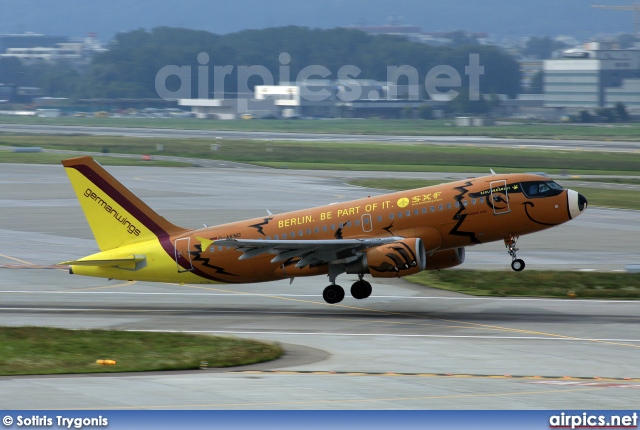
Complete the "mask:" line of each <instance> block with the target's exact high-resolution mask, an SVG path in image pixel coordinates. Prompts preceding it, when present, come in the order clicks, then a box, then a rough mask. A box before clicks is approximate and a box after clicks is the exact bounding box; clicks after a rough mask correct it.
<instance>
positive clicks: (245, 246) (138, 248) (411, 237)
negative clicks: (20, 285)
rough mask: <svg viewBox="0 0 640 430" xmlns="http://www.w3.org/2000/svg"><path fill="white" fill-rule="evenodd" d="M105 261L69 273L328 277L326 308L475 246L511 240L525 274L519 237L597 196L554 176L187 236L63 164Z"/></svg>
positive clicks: (433, 189) (206, 279)
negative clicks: (350, 280) (347, 280)
mask: <svg viewBox="0 0 640 430" xmlns="http://www.w3.org/2000/svg"><path fill="white" fill-rule="evenodd" d="M62 164H63V166H64V168H65V170H66V172H67V175H68V176H69V179H70V181H71V184H72V186H73V189H74V191H75V193H76V195H77V197H78V200H79V201H80V205H81V207H82V209H83V211H84V213H85V216H86V218H87V221H88V222H89V226H90V227H91V230H92V232H93V235H94V236H95V238H96V241H97V242H98V247H99V248H100V252H98V253H96V254H93V255H90V256H87V257H84V258H81V259H79V260H75V261H66V262H63V263H60V264H62V265H69V272H70V273H72V274H78V275H85V276H97V277H104V278H111V279H121V280H139V281H156V282H176V283H187V284H209V283H248V282H264V281H273V280H279V279H291V280H292V281H293V278H295V277H298V276H312V275H328V276H329V282H330V283H331V285H329V286H328V287H326V288H325V289H324V292H323V294H322V296H323V298H324V299H325V301H327V302H328V303H338V302H340V301H341V300H342V299H343V298H344V295H345V292H344V289H343V288H342V287H340V286H339V285H336V283H335V281H336V278H337V276H338V275H340V274H341V273H348V274H355V275H358V278H359V280H358V281H356V282H355V283H354V284H353V285H352V286H351V295H352V296H353V297H354V298H356V299H364V298H367V297H369V295H370V294H371V292H372V288H371V284H370V283H369V282H367V281H365V280H364V279H363V277H364V275H371V276H372V277H374V278H376V277H382V278H385V277H401V276H406V275H410V274H413V273H417V272H420V271H422V270H440V269H446V268H449V267H453V266H457V265H459V264H461V263H462V262H463V261H464V257H465V247H467V246H473V245H478V244H481V243H486V242H492V241H498V240H503V241H504V243H505V245H506V247H507V250H508V253H509V255H510V256H511V258H512V262H511V267H512V268H513V270H515V271H520V270H522V269H524V265H525V264H524V261H523V260H521V259H519V258H517V256H516V251H517V250H518V248H516V241H517V240H518V237H519V236H522V235H524V234H529V233H533V232H536V231H540V230H544V229H547V228H549V227H553V226H557V225H560V224H562V223H564V222H566V221H569V220H571V219H573V218H575V217H577V216H578V215H580V214H581V213H582V212H583V211H584V210H585V209H586V208H587V199H586V198H585V197H584V196H583V195H581V194H579V193H577V192H576V191H573V190H567V189H564V188H562V187H561V186H560V185H558V184H557V183H555V182H554V181H552V180H550V179H549V178H546V177H544V176H539V175H533V174H507V175H497V174H493V175H491V176H484V177H479V178H473V179H468V180H462V181H457V182H451V183H446V184H440V185H434V186H430V187H425V188H418V189H414V190H409V191H400V192H397V193H391V194H385V195H381V196H377V197H367V198H363V199H360V200H354V201H350V202H344V203H337V204H332V205H327V206H320V207H317V208H312V209H305V210H300V211H295V212H288V213H284V214H280V215H273V214H271V213H269V215H268V216H265V217H263V218H256V219H251V220H248V221H239V222H234V223H230V224H224V225H219V226H214V227H206V228H203V229H199V230H188V229H184V228H181V227H178V226H176V225H174V224H172V223H170V222H169V221H167V220H165V219H164V218H163V217H161V216H160V215H158V214H157V213H156V212H154V211H153V210H152V209H151V208H149V207H148V206H147V205H146V204H145V203H144V202H142V200H140V199H139V198H138V197H136V196H135V195H134V194H133V193H132V192H131V191H129V190H128V189H127V188H125V187H124V186H123V185H122V184H121V183H119V182H118V181H117V180H116V179H115V178H114V177H113V176H111V175H110V174H109V173H108V172H107V171H106V170H104V169H103V168H102V166H100V164H98V163H97V162H96V161H95V160H93V159H92V158H91V157H79V158H72V159H69V160H64V161H62Z"/></svg>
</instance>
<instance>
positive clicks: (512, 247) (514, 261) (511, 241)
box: [504, 236, 525, 272]
mask: <svg viewBox="0 0 640 430" xmlns="http://www.w3.org/2000/svg"><path fill="white" fill-rule="evenodd" d="M518 239H519V236H509V237H507V238H505V239H504V245H505V246H506V247H507V252H508V253H509V255H510V256H511V268H512V269H513V270H514V271H516V272H521V271H522V270H524V266H525V264H524V260H522V259H520V258H518V257H517V255H516V252H517V251H518V249H519V248H516V242H518Z"/></svg>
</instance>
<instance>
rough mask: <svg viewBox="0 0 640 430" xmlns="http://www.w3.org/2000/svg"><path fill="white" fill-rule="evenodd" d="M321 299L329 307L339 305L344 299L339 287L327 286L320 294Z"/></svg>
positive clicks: (342, 291)
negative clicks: (329, 305)
mask: <svg viewBox="0 0 640 430" xmlns="http://www.w3.org/2000/svg"><path fill="white" fill-rule="evenodd" d="M322 298H323V299H324V301H325V302H327V303H329V304H331V305H333V304H335V303H340V302H341V301H342V299H344V289H342V287H341V286H340V285H329V286H328V287H327V288H325V289H324V291H323V292H322Z"/></svg>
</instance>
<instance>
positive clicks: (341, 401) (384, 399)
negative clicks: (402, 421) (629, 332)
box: [101, 387, 607, 410]
mask: <svg viewBox="0 0 640 430" xmlns="http://www.w3.org/2000/svg"><path fill="white" fill-rule="evenodd" d="M605 388H607V387H580V388H568V389H561V388H560V389H559V388H554V389H549V390H544V389H541V390H535V391H505V392H497V393H474V394H449V395H443V396H408V397H376V398H370V399H353V398H348V399H343V398H341V399H314V400H298V401H282V402H243V403H195V404H173V405H172V404H167V405H164V404H163V405H158V406H153V405H135V406H124V407H118V406H116V407H108V406H107V407H101V408H103V409H110V410H115V409H155V408H158V409H166V408H168V409H178V408H180V409H182V408H230V407H256V406H296V405H298V406H300V405H321V404H324V405H331V404H341V405H342V404H345V403H349V404H354V403H355V404H362V403H372V402H401V401H410V400H435V399H443V400H455V399H468V398H475V397H514V396H539V395H548V394H551V393H570V392H578V391H595V390H602V389H605Z"/></svg>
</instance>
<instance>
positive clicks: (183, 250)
mask: <svg viewBox="0 0 640 430" xmlns="http://www.w3.org/2000/svg"><path fill="white" fill-rule="evenodd" d="M174 245H175V259H176V264H177V266H178V273H183V272H190V271H192V270H193V264H192V263H191V253H190V252H189V248H190V246H191V238H190V237H181V238H180V239H176V240H175V242H174ZM185 263H186V264H185Z"/></svg>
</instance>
